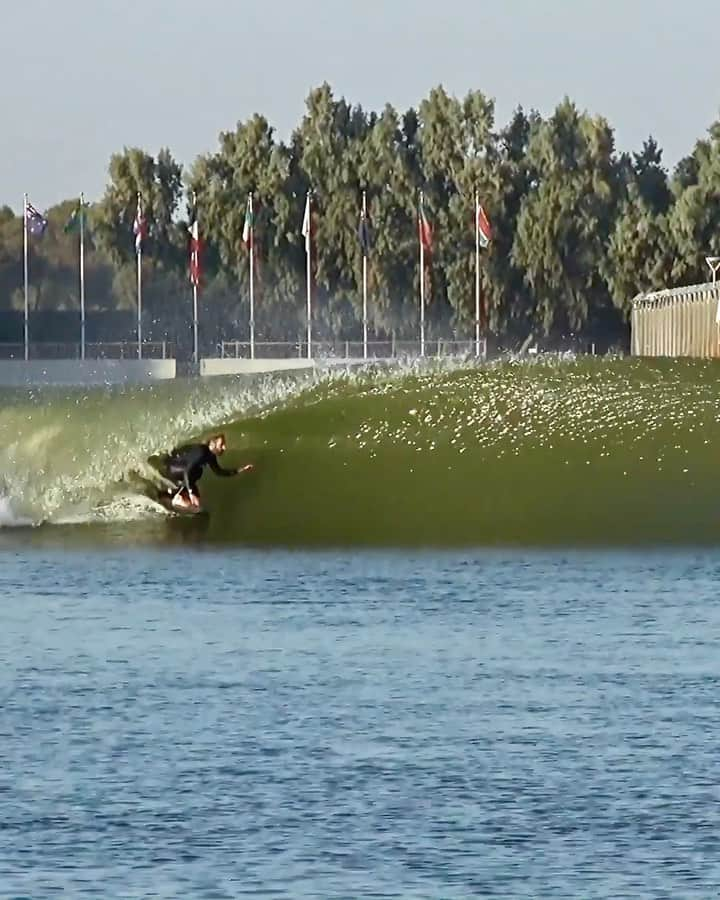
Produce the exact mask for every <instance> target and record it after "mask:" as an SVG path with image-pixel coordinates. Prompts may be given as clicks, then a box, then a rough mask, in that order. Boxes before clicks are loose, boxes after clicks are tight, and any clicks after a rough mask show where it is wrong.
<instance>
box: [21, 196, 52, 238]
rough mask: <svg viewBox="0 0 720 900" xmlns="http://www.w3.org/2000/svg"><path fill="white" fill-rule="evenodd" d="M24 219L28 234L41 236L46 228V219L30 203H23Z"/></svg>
mask: <svg viewBox="0 0 720 900" xmlns="http://www.w3.org/2000/svg"><path fill="white" fill-rule="evenodd" d="M25 221H26V222H27V229H28V231H29V232H30V234H32V235H34V236H35V237H42V236H43V234H45V229H46V228H47V225H48V223H47V219H46V218H45V216H43V215H42V214H41V213H39V212H38V211H37V210H36V209H35V207H34V206H33V205H32V203H27V202H26V203H25Z"/></svg>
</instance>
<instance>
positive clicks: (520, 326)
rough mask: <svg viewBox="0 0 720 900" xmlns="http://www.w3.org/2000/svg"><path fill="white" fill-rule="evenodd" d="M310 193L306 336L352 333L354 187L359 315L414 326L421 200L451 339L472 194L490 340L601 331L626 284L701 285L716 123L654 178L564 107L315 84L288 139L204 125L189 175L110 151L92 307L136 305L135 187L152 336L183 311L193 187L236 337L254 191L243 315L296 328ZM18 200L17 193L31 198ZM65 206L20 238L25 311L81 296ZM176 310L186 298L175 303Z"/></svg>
mask: <svg viewBox="0 0 720 900" xmlns="http://www.w3.org/2000/svg"><path fill="white" fill-rule="evenodd" d="M308 189H312V191H313V196H314V228H315V235H316V260H315V264H316V269H315V271H316V286H315V290H316V303H317V325H318V329H319V333H322V332H323V331H324V332H325V333H326V334H333V335H336V336H343V337H356V336H357V333H358V330H359V328H358V319H359V309H360V302H361V300H360V281H361V248H360V244H359V242H358V216H359V207H360V197H361V192H362V191H363V190H366V191H367V197H368V210H369V218H370V222H371V229H372V238H373V248H372V252H371V258H370V296H371V317H372V326H373V329H374V331H375V332H376V333H378V334H384V333H387V332H388V331H389V330H390V329H395V330H396V332H397V333H398V334H399V335H401V334H405V335H407V336H411V335H414V334H415V328H416V322H417V302H418V300H417V296H418V289H417V286H418V280H419V271H418V265H419V264H418V253H417V248H418V236H417V203H418V196H419V192H420V191H421V190H422V191H423V192H424V195H425V209H426V211H427V214H428V217H429V219H430V221H431V223H432V226H433V233H434V245H433V249H432V254H431V257H430V261H429V273H428V285H429V300H428V310H427V319H428V324H429V327H430V333H431V334H432V333H433V332H434V333H438V334H440V333H443V334H450V333H452V332H455V333H457V334H458V335H462V336H465V335H467V334H468V333H469V331H470V328H471V323H472V320H473V318H474V230H473V228H474V226H473V214H474V207H473V202H474V201H473V196H474V192H475V190H478V191H479V193H480V197H481V199H482V202H483V205H484V207H485V209H486V210H487V213H488V215H489V217H490V221H491V223H492V226H493V232H494V239H493V241H492V242H491V244H490V246H489V248H488V249H487V250H484V251H483V256H482V290H483V296H484V298H485V301H486V303H487V307H488V325H489V329H490V331H491V332H493V333H494V334H496V335H498V336H500V338H501V339H503V340H509V341H514V340H522V339H523V338H524V337H526V336H527V335H528V334H530V333H533V332H534V333H535V334H536V335H545V336H551V337H559V336H562V335H565V336H567V335H570V334H575V335H579V336H581V337H585V338H607V339H610V340H612V339H614V338H616V337H618V336H619V335H621V334H622V333H623V330H624V327H625V322H626V321H627V314H628V310H629V305H630V302H631V300H632V297H633V296H634V295H635V294H636V293H637V292H638V291H640V290H647V289H659V288H662V287H670V286H673V285H676V284H679V283H687V282H688V281H704V280H706V270H705V263H704V257H705V256H706V255H709V254H716V255H720V122H718V123H716V124H715V125H713V126H712V127H711V128H710V130H709V133H708V137H707V138H706V139H705V140H701V141H699V142H698V143H697V144H696V146H695V149H694V151H693V153H692V155H691V156H689V157H687V158H686V159H684V160H682V161H681V162H680V163H679V164H678V166H677V167H676V170H675V172H674V173H673V174H672V175H669V174H668V173H667V172H666V170H665V169H664V168H663V166H662V153H661V150H660V149H659V148H658V146H657V144H656V143H655V142H654V141H653V140H652V138H650V139H648V141H647V142H646V143H645V145H644V146H643V148H642V150H641V151H640V152H638V153H633V154H628V153H620V152H618V150H617V149H616V147H615V139H614V133H613V130H612V128H611V127H610V125H609V124H608V122H607V121H606V120H605V119H603V118H602V117H593V116H590V115H589V114H587V113H584V112H581V111H580V110H578V109H577V107H576V106H575V105H574V104H573V103H572V102H571V101H570V100H567V99H566V100H564V101H563V102H562V103H561V104H560V105H559V106H558V107H557V109H556V110H555V112H554V113H553V115H552V116H550V117H549V118H547V119H544V118H542V117H541V116H540V115H538V114H537V113H534V112H531V113H529V114H528V113H526V112H524V111H523V110H522V109H518V110H517V111H516V112H515V114H514V115H513V117H512V119H511V121H510V122H509V123H508V124H507V125H506V126H505V127H503V128H498V127H497V126H496V123H495V114H494V104H493V102H492V100H490V99H488V98H487V97H485V96H484V95H483V94H482V93H480V92H472V93H470V94H468V95H467V96H466V97H465V98H464V99H457V98H455V97H452V96H450V95H449V94H447V93H446V91H445V90H443V89H442V88H436V89H434V90H433V91H432V92H431V93H430V95H429V96H428V97H427V98H426V99H425V100H423V102H422V103H421V104H420V106H419V108H418V109H417V110H415V109H410V110H408V111H407V112H406V113H404V114H403V115H401V114H399V113H398V112H397V111H396V110H395V109H393V108H392V107H391V106H386V107H385V109H384V110H382V111H381V112H380V113H375V112H372V113H368V112H366V111H365V110H363V109H362V108H361V107H359V106H351V105H349V104H348V103H347V102H346V101H345V100H344V99H340V100H338V99H337V98H336V97H335V96H334V95H333V93H332V90H331V88H330V87H329V86H328V85H327V84H324V85H322V86H321V87H319V88H317V89H315V90H313V91H312V92H311V94H310V96H309V97H308V99H307V107H306V113H305V116H304V117H303V119H302V121H301V122H300V124H299V125H298V127H297V128H296V130H295V131H294V132H293V134H292V135H291V137H290V140H289V141H288V142H287V143H283V142H281V141H279V140H277V138H276V136H275V134H274V130H273V128H272V127H271V126H270V125H269V123H268V122H267V121H266V120H265V119H264V118H263V117H262V116H260V115H255V116H253V117H252V118H250V119H249V120H248V121H245V122H239V123H238V125H237V127H236V128H235V130H234V131H228V132H224V133H222V134H221V135H220V140H219V147H218V149H217V150H216V151H215V152H213V153H208V154H205V155H203V156H201V157H199V158H198V159H197V160H196V161H195V162H194V163H193V165H192V166H191V168H190V169H189V171H185V172H183V170H182V167H181V166H180V165H179V164H178V163H177V162H176V161H175V160H174V159H173V157H172V155H171V153H170V151H169V150H166V149H164V150H161V151H160V153H159V154H158V155H157V157H153V156H152V155H150V154H148V153H146V152H144V151H143V150H140V149H134V148H133V149H127V148H126V149H125V150H124V151H123V152H122V153H119V154H116V155H115V156H113V157H112V159H111V160H110V166H109V181H108V186H107V189H106V191H105V195H104V196H103V197H102V198H101V199H100V200H99V201H98V202H96V203H95V204H93V205H91V207H90V211H89V222H88V242H89V247H88V253H87V263H86V272H87V302H88V308H89V309H130V308H132V307H133V306H134V304H135V254H134V246H133V237H132V222H133V218H134V215H135V205H136V195H137V192H138V191H140V192H141V193H142V196H143V203H144V207H145V210H146V213H147V216H148V220H149V224H150V237H149V240H148V241H147V242H146V248H145V249H146V252H145V253H144V257H143V267H144V270H143V271H144V303H145V304H146V308H147V309H148V310H149V311H150V313H151V314H152V315H153V316H157V317H160V318H162V319H163V320H164V321H166V322H167V323H168V327H175V328H180V327H182V325H183V323H185V322H186V321H187V317H188V314H189V308H190V302H189V297H190V286H189V282H188V275H187V246H188V233H187V214H188V213H187V205H188V201H189V198H190V196H191V195H192V193H193V192H195V194H196V197H197V208H198V213H199V222H200V229H201V233H202V237H203V240H204V247H203V254H202V262H203V279H202V298H203V312H204V321H205V322H210V323H214V326H213V327H214V328H215V330H216V331H218V332H219V331H222V332H224V334H225V336H226V337H240V338H242V337H244V335H245V333H246V327H247V307H248V298H247V295H248V265H247V263H248V252H249V251H248V249H247V247H246V246H245V244H244V243H243V241H242V231H243V222H244V216H245V204H246V198H247V194H248V192H249V191H253V193H254V197H255V225H256V231H255V254H256V257H255V259H256V273H257V282H256V323H257V334H258V337H259V338H261V339H263V338H264V339H282V338H286V337H288V338H294V337H296V335H297V334H298V333H299V332H300V331H301V329H302V326H303V323H304V316H305V307H304V290H305V254H304V244H303V238H302V235H301V233H300V227H301V223H302V216H303V209H304V203H305V194H306V191H307V190H308ZM31 199H32V196H31ZM75 205H76V201H75V200H68V201H67V202H65V203H63V204H60V205H59V206H57V207H54V208H53V209H51V210H49V211H48V212H47V218H48V220H49V223H50V225H49V228H48V231H47V233H46V235H45V236H44V237H43V238H42V239H41V240H39V241H33V249H32V275H31V308H33V309H37V310H41V309H73V308H76V307H77V306H78V303H79V297H78V294H79V289H78V278H77V252H78V250H77V237H76V235H74V234H69V233H65V232H64V230H63V226H64V224H65V223H66V222H67V220H68V218H69V217H70V215H71V213H72V211H73V209H74V207H75ZM22 284H23V275H22V220H21V219H20V218H19V217H17V216H15V215H14V214H13V212H12V211H11V210H10V209H8V208H0V309H13V308H15V309H18V308H21V306H22ZM185 301H186V302H185Z"/></svg>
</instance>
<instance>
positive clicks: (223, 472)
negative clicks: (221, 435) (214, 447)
mask: <svg viewBox="0 0 720 900" xmlns="http://www.w3.org/2000/svg"><path fill="white" fill-rule="evenodd" d="M209 466H210V468H211V469H212V470H213V472H214V473H215V474H216V475H220V477H221V478H231V477H232V476H233V475H239V474H240V473H241V472H249V471H250V469H252V465H247V466H242V467H241V468H239V469H223V467H222V466H221V465H220V463H219V462H218V461H217V459H216V458H215V457H214V456H213V457H212V459H211V460H210V462H209Z"/></svg>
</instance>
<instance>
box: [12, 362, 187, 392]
mask: <svg viewBox="0 0 720 900" xmlns="http://www.w3.org/2000/svg"><path fill="white" fill-rule="evenodd" d="M174 377H175V360H174V359H45V360H43V359H31V360H29V361H27V362H26V361H25V360H24V359H0V386H3V387H23V386H25V385H40V384H47V385H52V384H56V385H83V386H84V385H100V384H144V383H148V382H151V381H156V380H158V379H165V378H174Z"/></svg>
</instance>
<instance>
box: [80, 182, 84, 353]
mask: <svg viewBox="0 0 720 900" xmlns="http://www.w3.org/2000/svg"><path fill="white" fill-rule="evenodd" d="M80 359H85V194H84V193H82V191H81V192H80Z"/></svg>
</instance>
